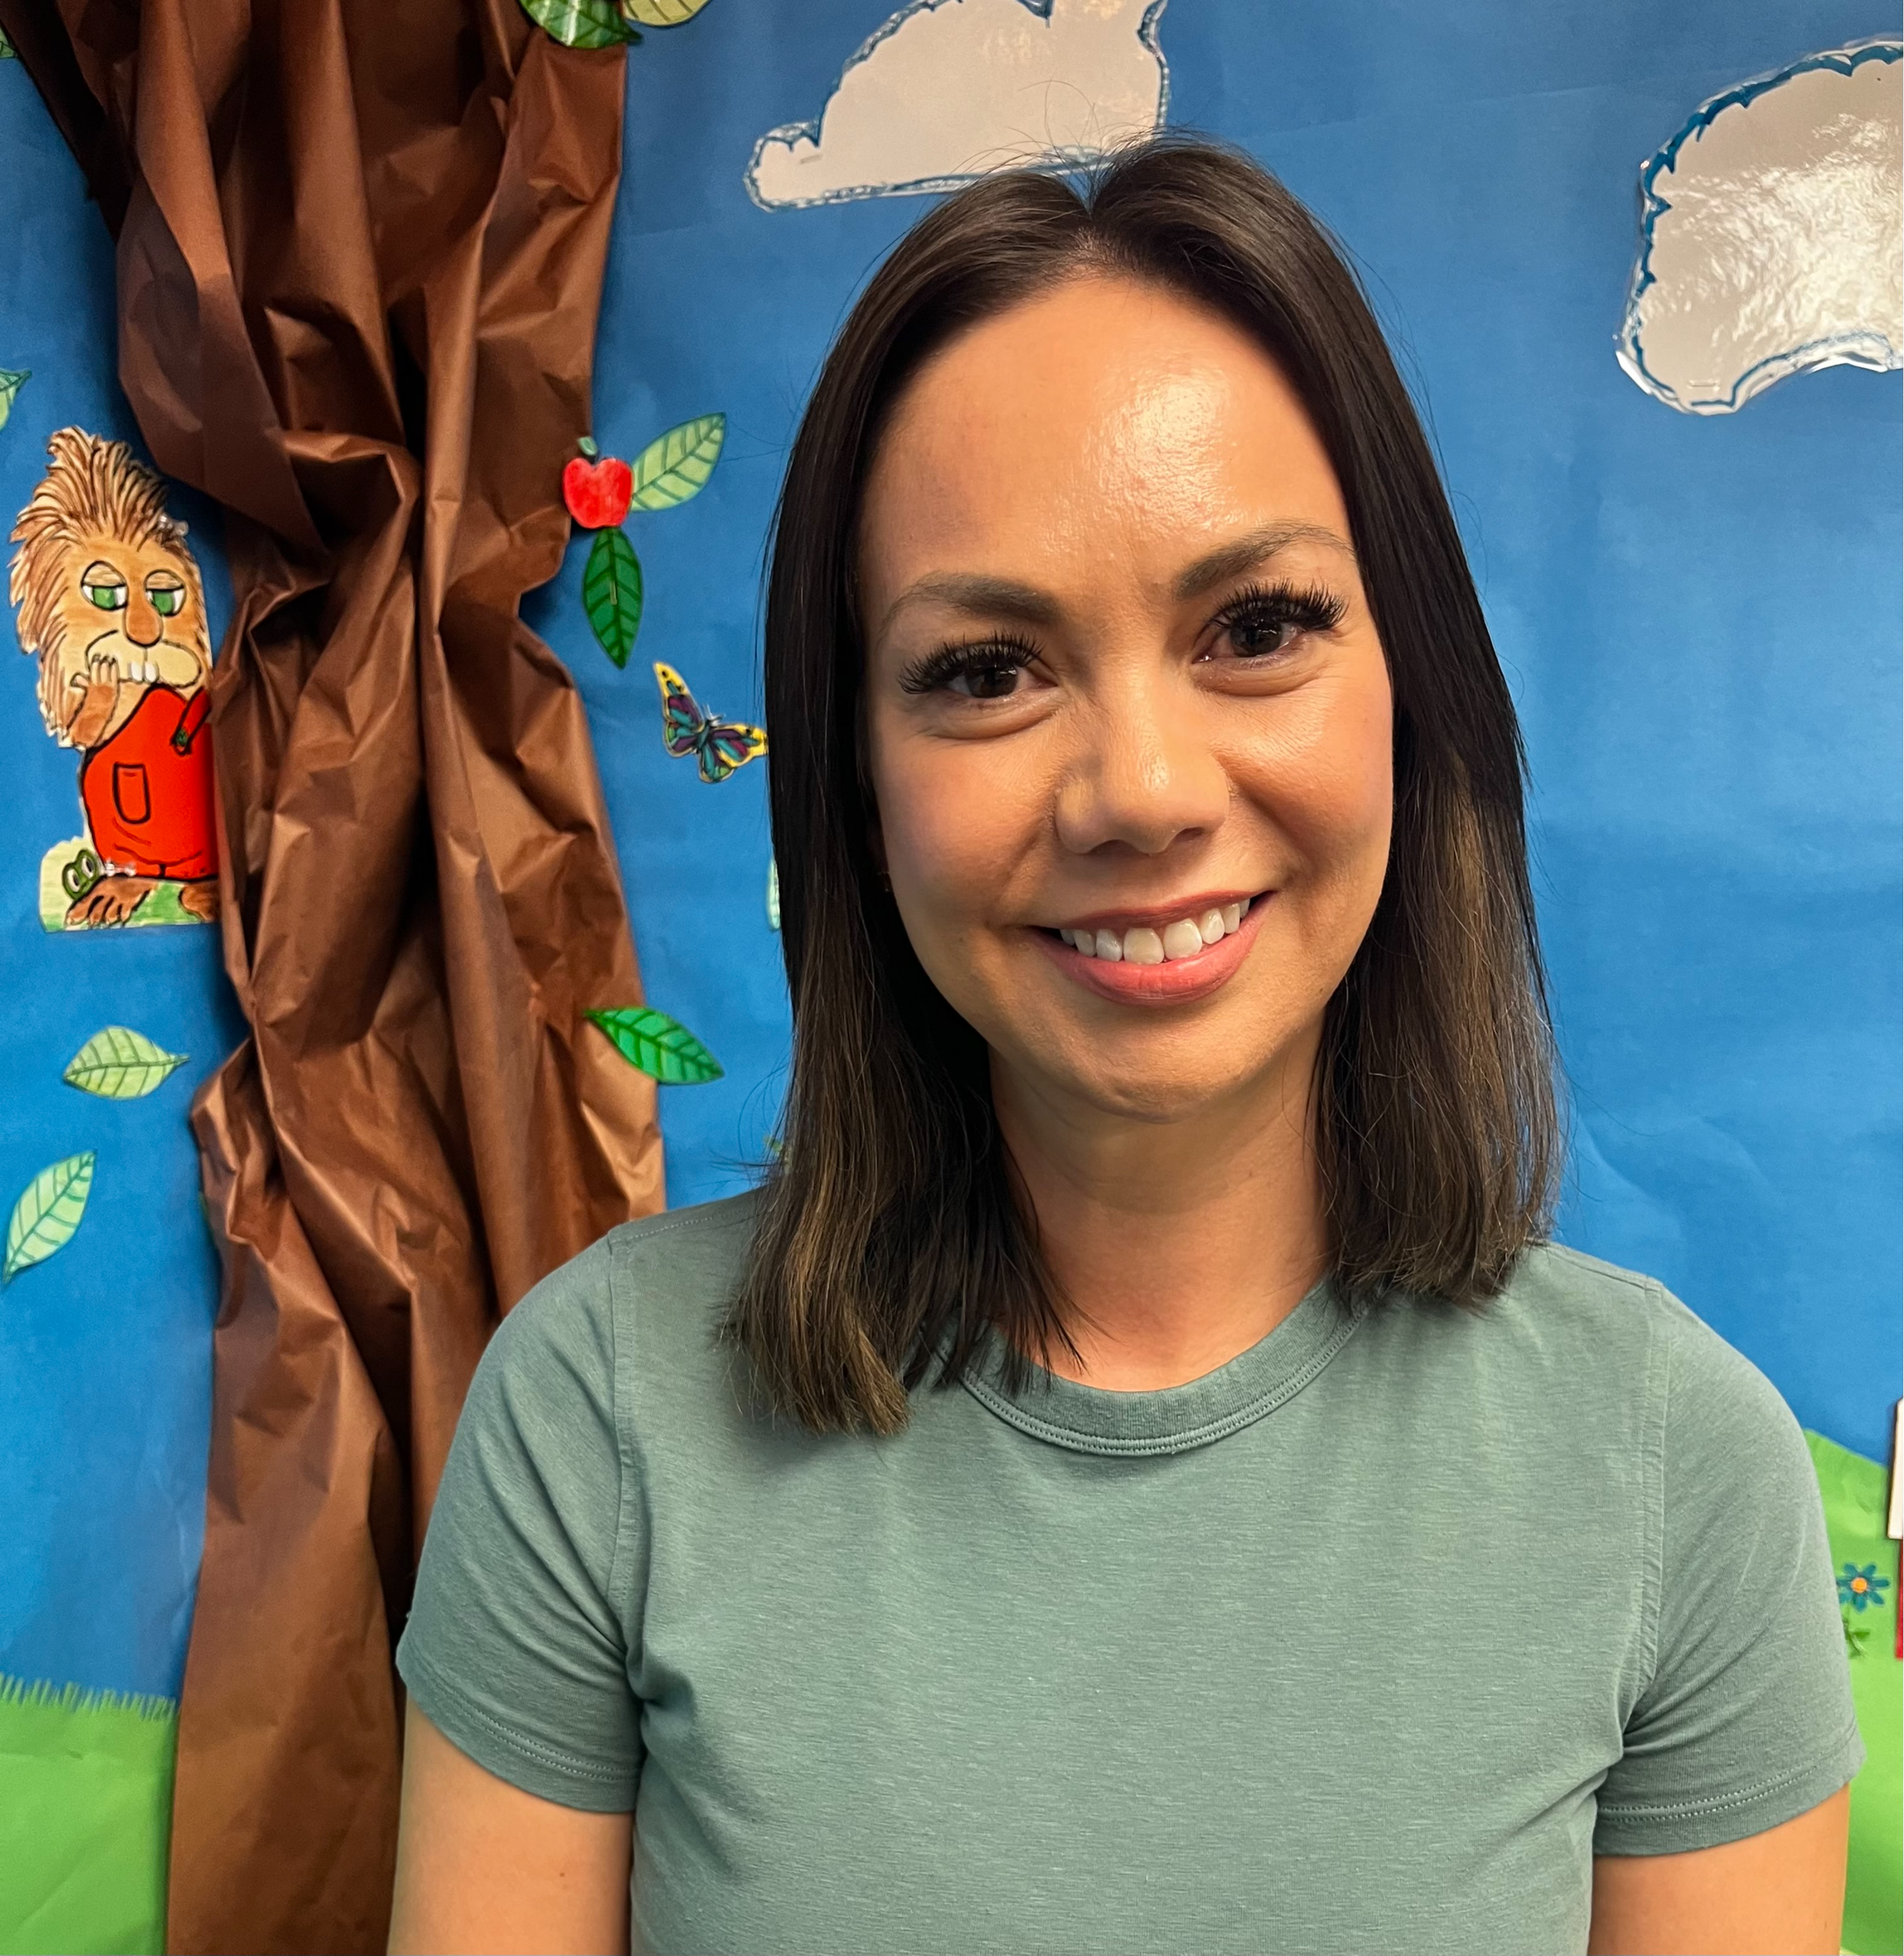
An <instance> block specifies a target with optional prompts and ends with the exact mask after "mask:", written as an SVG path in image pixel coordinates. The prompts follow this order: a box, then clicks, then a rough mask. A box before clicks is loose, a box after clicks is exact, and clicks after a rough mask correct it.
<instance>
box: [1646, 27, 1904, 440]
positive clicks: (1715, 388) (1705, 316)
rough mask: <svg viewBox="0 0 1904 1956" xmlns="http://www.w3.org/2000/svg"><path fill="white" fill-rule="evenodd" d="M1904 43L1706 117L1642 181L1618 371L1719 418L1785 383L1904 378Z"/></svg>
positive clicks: (1867, 47)
mask: <svg viewBox="0 0 1904 1956" xmlns="http://www.w3.org/2000/svg"><path fill="white" fill-rule="evenodd" d="M1901 76H1904V43H1900V42H1899V41H1897V40H1895V39H1879V40H1871V41H1861V42H1857V43H1853V44H1852V45H1851V46H1848V47H1843V48H1836V49H1832V50H1831V51H1830V52H1827V53H1824V54H1817V55H1810V56H1808V57H1807V58H1806V59H1805V60H1804V61H1802V62H1794V63H1793V64H1792V66H1791V67H1790V68H1786V69H1784V70H1783V71H1780V72H1779V74H1774V75H1768V76H1767V77H1764V78H1763V79H1762V80H1757V81H1752V82H1746V83H1743V84H1741V85H1740V86H1739V87H1736V88H1732V89H1729V90H1726V93H1724V94H1723V95H1720V96H1714V97H1713V99H1712V100H1711V101H1710V102H1708V103H1705V104H1704V105H1703V106H1701V109H1699V111H1698V113H1697V114H1696V115H1694V117H1693V118H1692V119H1691V121H1689V122H1688V124H1687V125H1686V126H1685V128H1684V129H1682V131H1680V132H1679V134H1678V135H1677V136H1675V137H1674V138H1673V140H1672V141H1671V142H1670V143H1669V144H1667V145H1666V147H1665V148H1664V149H1663V150H1660V153H1658V155H1657V156H1654V157H1653V158H1652V159H1651V160H1650V162H1647V165H1646V166H1645V167H1644V169H1643V170H1642V171H1641V177H1640V183H1641V192H1642V197H1641V206H1642V208H1641V249H1640V257H1639V261H1638V263H1637V264H1636V265H1635V266H1634V271H1633V281H1632V286H1631V292H1630V293H1629V295H1628V299H1627V305H1626V317H1625V321H1624V323H1623V324H1622V328H1621V330H1620V335H1619V362H1620V364H1621V365H1622V367H1624V368H1625V369H1626V371H1627V372H1628V374H1631V376H1632V377H1633V379H1634V380H1635V381H1636V382H1637V383H1638V384H1639V385H1640V386H1641V387H1643V388H1644V389H1645V390H1646V391H1647V393H1649V394H1651V395H1652V396H1654V398H1655V399H1659V400H1662V401H1664V402H1666V405H1668V406H1669V407H1674V408H1677V409H1679V410H1681V412H1683V413H1686V414H1695V415H1723V414H1729V413H1731V412H1732V410H1733V409H1736V408H1739V407H1742V406H1743V405H1745V402H1748V401H1749V400H1750V399H1751V398H1752V396H1754V394H1758V393H1763V392H1764V390H1765V389H1766V388H1767V387H1769V386H1772V385H1773V383H1774V382H1776V381H1779V380H1784V379H1785V378H1786V376H1787V375H1789V374H1802V373H1805V372H1807V371H1810V370H1811V368H1816V367H1831V366H1842V365H1848V366H1853V367H1867V368H1875V369H1877V371H1880V372H1881V371H1884V370H1886V369H1888V368H1895V367H1899V366H1904V202H1900V196H1899V175H1900V171H1904V130H1901V127H1900V125H1901V124H1904V117H1901V116H1900V103H1901V102H1904V90H1900V86H1899V81H1900V77H1901Z"/></svg>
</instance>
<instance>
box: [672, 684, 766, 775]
mask: <svg viewBox="0 0 1904 1956" xmlns="http://www.w3.org/2000/svg"><path fill="white" fill-rule="evenodd" d="M654 677H655V680H656V682H657V683H658V684H659V686H660V689H661V744H662V745H663V746H664V747H666V748H667V750H668V752H670V754H676V755H686V754H692V755H693V756H694V757H695V761H696V762H697V763H698V765H699V767H700V769H701V779H702V780H703V781H708V782H715V781H725V780H726V779H727V777H728V776H729V775H731V774H732V773H733V771H734V770H735V769H736V768H744V767H745V766H746V765H747V763H748V762H749V761H751V760H753V759H755V758H756V757H757V756H760V755H761V754H764V753H765V752H767V736H766V734H765V733H764V732H763V731H762V730H761V728H759V727H747V726H743V725H742V724H740V723H739V721H733V720H720V719H717V718H715V716H714V715H713V714H712V713H711V712H708V711H705V710H704V709H703V708H701V705H700V704H699V703H698V702H697V701H696V699H695V696H694V695H693V694H692V693H691V692H689V690H688V683H687V681H686V680H684V679H683V678H682V677H681V675H680V674H679V673H678V672H676V670H674V668H673V667H672V666H664V664H662V663H661V662H660V660H659V659H657V660H656V661H654Z"/></svg>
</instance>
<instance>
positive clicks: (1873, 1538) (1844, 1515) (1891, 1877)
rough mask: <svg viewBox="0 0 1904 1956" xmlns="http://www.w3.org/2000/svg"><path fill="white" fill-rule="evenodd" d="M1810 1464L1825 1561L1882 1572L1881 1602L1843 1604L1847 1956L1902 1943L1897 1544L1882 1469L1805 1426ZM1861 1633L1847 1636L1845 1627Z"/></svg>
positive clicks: (1903, 1809)
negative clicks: (1854, 1764)
mask: <svg viewBox="0 0 1904 1956" xmlns="http://www.w3.org/2000/svg"><path fill="white" fill-rule="evenodd" d="M1805 1443H1806V1444H1807V1445H1808V1446H1810V1448H1811V1464H1812V1465H1813V1467H1814V1469H1816V1470H1817V1475H1818V1491H1819V1492H1820V1494H1822V1495H1823V1496H1824V1512H1825V1527H1826V1529H1827V1531H1828V1532H1829V1533H1830V1536H1831V1562H1832V1567H1833V1571H1834V1573H1836V1572H1839V1571H1842V1570H1843V1569H1844V1568H1845V1566H1846V1564H1847V1563H1849V1564H1851V1565H1852V1566H1855V1567H1858V1568H1865V1567H1868V1566H1872V1565H1875V1566H1876V1567H1877V1570H1878V1572H1879V1573H1880V1574H1881V1575H1884V1576H1888V1577H1890V1586H1889V1587H1888V1588H1886V1590H1885V1591H1884V1603H1883V1604H1882V1606H1881V1607H1866V1608H1865V1609H1863V1610H1861V1611H1859V1610H1852V1609H1843V1608H1841V1610H1840V1611H1839V1614H1840V1615H1841V1616H1842V1617H1843V1618H1844V1620H1845V1627H1846V1632H1847V1636H1846V1645H1847V1648H1850V1649H1852V1650H1853V1651H1855V1655H1853V1656H1852V1659H1851V1696H1852V1703H1853V1704H1854V1705H1855V1706H1856V1707H1857V1711H1858V1734H1859V1736H1860V1737H1862V1739H1863V1740H1864V1742H1865V1763H1864V1765H1863V1767H1862V1768H1861V1769H1860V1771H1859V1772H1858V1777H1857V1778H1855V1780H1853V1781H1852V1783H1851V1849H1850V1853H1849V1856H1848V1857H1847V1876H1846V1883H1845V1926H1844V1934H1843V1944H1844V1947H1845V1948H1846V1949H1848V1950H1850V1951H1854V1952H1855V1956H1894V1952H1895V1951H1897V1950H1898V1949H1899V1948H1900V1947H1904V1869H1900V1866H1899V1857H1898V1851H1897V1843H1898V1835H1899V1828H1900V1826H1901V1825H1904V1664H1899V1662H1898V1661H1897V1658H1896V1655H1894V1652H1896V1648H1897V1645H1896V1636H1897V1588H1896V1583H1897V1544H1896V1542H1894V1541H1890V1540H1889V1539H1888V1538H1887V1537H1886V1535H1885V1533H1884V1497H1885V1492H1886V1489H1885V1478H1886V1477H1885V1472H1884V1469H1883V1468H1882V1467H1880V1465H1878V1463H1877V1462H1876V1461H1875V1460H1867V1459H1865V1457H1864V1456H1863V1455H1862V1454H1861V1453H1851V1452H1849V1450H1847V1449H1846V1448H1844V1447H1842V1446H1839V1445H1838V1444H1837V1443H1836V1441H1835V1440H1827V1439H1826V1438H1825V1437H1824V1435H1823V1434H1817V1433H1808V1434H1806V1435H1805ZM1858 1630H1862V1631H1863V1632H1864V1633H1865V1634H1864V1635H1863V1636H1861V1637H1860V1638H1858V1639H1857V1641H1856V1642H1855V1644H1853V1643H1852V1640H1851V1637H1852V1633H1855V1632H1857V1631H1858Z"/></svg>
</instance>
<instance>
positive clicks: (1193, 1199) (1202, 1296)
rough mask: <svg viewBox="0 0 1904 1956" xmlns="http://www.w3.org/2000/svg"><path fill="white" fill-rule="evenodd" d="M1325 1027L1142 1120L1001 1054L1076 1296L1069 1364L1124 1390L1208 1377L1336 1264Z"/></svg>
mask: <svg viewBox="0 0 1904 1956" xmlns="http://www.w3.org/2000/svg"><path fill="white" fill-rule="evenodd" d="M1315 1056H1316V1040H1315V1039H1314V1037H1313V1036H1312V1037H1311V1038H1310V1039H1309V1040H1307V1041H1305V1042H1303V1043H1302V1044H1301V1050H1300V1051H1296V1052H1290V1053H1288V1054H1287V1055H1285V1064H1283V1065H1280V1066H1278V1067H1277V1068H1274V1069H1272V1071H1271V1073H1270V1074H1269V1075H1267V1076H1266V1077H1264V1078H1263V1079H1260V1080H1258V1081H1251V1082H1249V1083H1247V1084H1246V1085H1245V1086H1244V1087H1241V1088H1240V1089H1238V1090H1236V1091H1235V1092H1234V1093H1231V1094H1229V1095H1227V1096H1225V1097H1224V1098H1223V1099H1221V1100H1218V1101H1216V1102H1214V1103H1209V1104H1207V1105H1206V1106H1201V1107H1199V1108H1198V1109H1196V1110H1195V1111H1194V1112H1193V1113H1190V1114H1189V1115H1185V1116H1184V1117H1182V1118H1177V1119H1140V1118H1135V1117H1133V1116H1130V1115H1113V1114H1107V1113H1105V1112H1104V1111H1103V1109H1100V1108H1095V1107H1088V1106H1083V1105H1080V1104H1079V1103H1075V1102H1066V1101H1063V1100H1059V1099H1053V1098H1052V1097H1051V1096H1049V1095H1048V1093H1045V1092H1044V1091H1042V1090H1041V1087H1042V1084H1041V1083H1036V1082H1032V1081H1026V1080H1024V1079H1022V1078H1020V1077H1017V1076H1015V1075H1013V1074H1010V1073H1009V1072H1007V1070H1006V1069H1005V1068H1004V1067H1003V1066H1001V1065H999V1064H998V1062H996V1061H995V1062H994V1064H993V1067H992V1099H993V1104H994V1106H995V1107H996V1109H997V1110H998V1125H999V1127H1000V1129H1001V1131H1002V1132H1003V1134H1004V1139H1005V1142H1006V1144H1007V1146H1008V1147H1010V1150H1011V1153H1012V1158H1013V1161H1014V1163H1016V1165H1017V1169H1018V1172H1019V1174H1020V1177H1021V1178H1023V1184H1024V1190H1025V1194H1026V1196H1027V1197H1029V1200H1030V1204H1031V1207H1032V1211H1033V1213H1035V1214H1036V1217H1037V1223H1038V1234H1039V1245H1040V1246H1041V1248H1042V1251H1043V1253H1044V1256H1045V1262H1046V1264H1047V1267H1048V1268H1049V1269H1050V1270H1051V1274H1052V1275H1053V1276H1054V1277H1055V1278H1056V1279H1057V1281H1058V1286H1059V1288H1060V1289H1061V1292H1062V1293H1063V1295H1064V1298H1065V1300H1066V1305H1065V1309H1064V1327H1065V1329H1066V1330H1067V1332H1068V1333H1070V1338H1071V1340H1072V1342H1073V1344H1074V1345H1075V1346H1076V1347H1077V1358H1076V1359H1075V1360H1074V1359H1073V1358H1072V1356H1071V1355H1070V1353H1069V1352H1066V1351H1064V1349H1062V1348H1061V1347H1060V1348H1058V1349H1056V1350H1054V1351H1053V1352H1050V1353H1048V1355H1046V1358H1045V1362H1046V1363H1047V1364H1048V1366H1049V1367H1050V1368H1051V1370H1052V1371H1054V1372H1057V1373H1058V1374H1060V1375H1061V1376H1062V1377H1067V1378H1071V1379H1075V1380H1079V1381H1080V1382H1081V1383H1084V1384H1086V1385H1092V1386H1097V1387H1103V1388H1105V1389H1106V1390H1110V1391H1114V1392H1145V1391H1154V1390H1158V1388H1161V1387H1166V1386H1174V1385H1181V1384H1183V1383H1185V1382H1186V1381H1187V1380H1190V1379H1196V1378H1201V1377H1203V1375H1204V1374H1206V1372H1212V1371H1215V1369H1216V1368H1218V1366H1219V1365H1224V1364H1228V1362H1229V1361H1230V1360H1231V1359H1232V1358H1234V1357H1236V1355H1237V1353H1239V1352H1246V1351H1247V1350H1248V1349H1250V1346H1252V1345H1254V1344H1256V1343H1257V1342H1259V1340H1261V1339H1263V1338H1265V1337H1266V1336H1268V1335H1269V1333H1270V1332H1272V1331H1273V1330H1275V1327H1277V1326H1278V1324H1280V1323H1281V1322H1282V1320H1284V1319H1285V1317H1288V1315H1289V1314H1290V1312H1291V1311H1294V1309H1295V1308H1296V1306H1297V1305H1298V1304H1300V1302H1301V1301H1302V1300H1303V1297H1304V1296H1305V1295H1307V1293H1308V1292H1309V1291H1310V1289H1311V1288H1312V1287H1313V1285H1314V1284H1315V1282H1316V1279H1318V1278H1319V1276H1321V1275H1322V1272H1323V1270H1325V1268H1326V1266H1327V1263H1328V1232H1327V1230H1326V1227H1325V1226H1324V1222H1323V1215H1322V1189H1321V1179H1320V1176H1319V1172H1318V1169H1317V1164H1316V1148H1315V1141H1314V1134H1313V1118H1312V1115H1311V1111H1310V1081H1311V1080H1312V1078H1313V1067H1314V1064H1315Z"/></svg>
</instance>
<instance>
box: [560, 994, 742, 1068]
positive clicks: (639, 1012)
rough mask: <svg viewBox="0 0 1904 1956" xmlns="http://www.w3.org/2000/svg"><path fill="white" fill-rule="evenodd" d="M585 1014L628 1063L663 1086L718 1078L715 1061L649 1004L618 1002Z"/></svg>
mask: <svg viewBox="0 0 1904 1956" xmlns="http://www.w3.org/2000/svg"><path fill="white" fill-rule="evenodd" d="M586 1016H587V1017H588V1018H590V1019H591V1020H592V1021H594V1024H597V1025H598V1026H599V1027H601V1029H602V1030H603V1031H604V1033H607V1035H608V1036H609V1038H610V1040H611V1041H612V1042H613V1045H614V1048H615V1050H616V1052H619V1054H620V1055H621V1056H622V1057H623V1058H624V1059H625V1060H626V1061H627V1062H628V1063H629V1065H630V1066H634V1067H638V1068H640V1069H641V1071H642V1072H644V1073H647V1074H653V1076H654V1077H655V1078H656V1079H657V1080H658V1081H660V1082H661V1084H663V1085H664V1087H698V1086H701V1085H703V1084H705V1082H707V1081H710V1080H718V1079H720V1077H721V1076H722V1074H723V1072H724V1071H725V1070H726V1069H725V1068H723V1066H722V1065H721V1064H720V1061H719V1060H717V1059H716V1058H714V1055H713V1054H712V1053H711V1052H709V1051H708V1049H707V1048H706V1047H705V1046H703V1045H702V1044H701V1042H700V1041H699V1040H698V1039H696V1038H695V1036H694V1035H693V1033H691V1032H689V1030H688V1029H687V1027H686V1026H684V1025H682V1023H681V1022H680V1021H679V1019H671V1018H670V1017H668V1015H667V1013H665V1012H657V1011H655V1010H654V1008H653V1007H652V1006H650V1005H619V1006H616V1007H615V1008H613V1009H612V1010H610V1011H595V1012H590V1013H588V1014H586Z"/></svg>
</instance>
